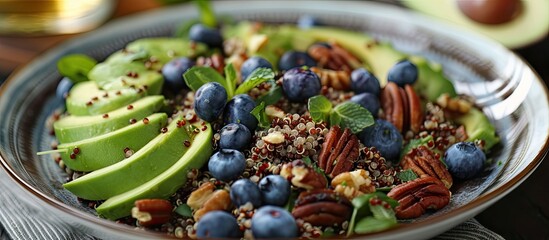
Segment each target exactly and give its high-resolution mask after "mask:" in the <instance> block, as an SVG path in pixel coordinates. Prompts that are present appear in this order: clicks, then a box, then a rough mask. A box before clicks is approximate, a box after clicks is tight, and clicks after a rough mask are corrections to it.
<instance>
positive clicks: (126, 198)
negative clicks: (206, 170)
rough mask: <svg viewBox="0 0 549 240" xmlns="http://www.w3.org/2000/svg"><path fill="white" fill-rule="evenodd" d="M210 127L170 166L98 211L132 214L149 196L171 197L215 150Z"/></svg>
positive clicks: (108, 214)
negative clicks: (135, 203) (133, 209)
mask: <svg viewBox="0 0 549 240" xmlns="http://www.w3.org/2000/svg"><path fill="white" fill-rule="evenodd" d="M205 126H206V128H207V129H206V130H205V131H200V132H199V133H198V134H196V135H195V136H194V139H193V141H192V143H191V146H190V147H189V149H188V150H187V152H186V153H185V154H184V155H183V157H181V158H180V159H179V160H178V161H177V162H176V163H175V164H174V165H172V166H171V167H170V168H169V169H167V170H166V171H164V172H163V173H161V174H160V175H158V176H156V177H155V178H153V179H151V180H149V181H148V182H146V183H143V184H141V185H139V186H137V187H136V188H134V189H132V190H129V191H127V192H124V193H122V194H119V195H116V196H113V197H111V198H109V199H107V201H105V202H104V203H103V204H101V205H99V207H97V208H96V210H97V213H98V214H99V215H100V216H102V217H105V218H108V219H112V220H115V219H119V218H121V217H125V216H128V215H130V214H131V209H132V207H133V206H134V202H135V201H136V200H139V199H145V198H164V199H166V198H168V197H169V196H171V195H172V194H173V193H174V192H176V191H177V189H179V188H180V187H181V186H183V184H185V181H186V180H187V174H188V172H189V171H190V170H191V169H198V168H201V167H202V166H203V165H204V164H205V163H206V162H207V161H208V159H209V158H210V156H211V155H212V152H213V147H212V137H213V132H212V130H211V129H212V128H211V126H210V124H206V125H205Z"/></svg>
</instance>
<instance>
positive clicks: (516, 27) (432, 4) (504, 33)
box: [401, 0, 549, 48]
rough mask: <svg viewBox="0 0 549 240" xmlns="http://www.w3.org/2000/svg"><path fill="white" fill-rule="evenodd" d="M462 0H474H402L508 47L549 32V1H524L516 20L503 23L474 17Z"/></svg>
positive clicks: (408, 5) (406, 4)
mask: <svg viewBox="0 0 549 240" xmlns="http://www.w3.org/2000/svg"><path fill="white" fill-rule="evenodd" d="M458 1H473V0H436V1H432V0H414V1H401V3H402V4H403V5H404V6H406V7H408V8H410V9H413V10H416V11H418V12H422V13H425V14H428V15H431V16H434V17H437V18H440V19H443V20H446V21H448V22H451V23H454V24H457V25H461V26H463V27H465V28H467V29H470V30H473V31H475V32H478V33H481V34H484V35H486V36H488V37H490V38H492V39H494V40H496V41H498V42H500V43H501V44H503V45H504V46H506V47H508V48H520V47H523V46H526V45H528V44H531V43H533V42H535V41H537V40H540V39H542V38H543V37H544V36H545V35H547V33H548V32H549V12H548V10H549V1H547V0H527V1H520V2H521V4H522V9H521V10H520V12H519V13H518V15H517V16H516V17H514V18H513V19H512V20H510V21H508V22H506V23H501V24H483V23H479V22H476V21H474V20H472V19H470V18H469V17H468V16H467V15H465V14H464V13H463V12H462V11H461V9H460V8H459V6H458Z"/></svg>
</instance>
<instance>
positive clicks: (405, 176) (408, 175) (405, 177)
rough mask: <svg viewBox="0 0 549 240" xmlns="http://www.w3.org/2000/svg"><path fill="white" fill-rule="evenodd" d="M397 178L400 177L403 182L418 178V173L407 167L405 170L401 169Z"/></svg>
mask: <svg viewBox="0 0 549 240" xmlns="http://www.w3.org/2000/svg"><path fill="white" fill-rule="evenodd" d="M397 178H399V179H400V181H402V182H408V181H412V180H414V179H416V178H417V174H416V173H414V171H412V169H406V170H404V171H400V172H399V173H398V175H397Z"/></svg>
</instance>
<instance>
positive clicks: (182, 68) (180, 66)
mask: <svg viewBox="0 0 549 240" xmlns="http://www.w3.org/2000/svg"><path fill="white" fill-rule="evenodd" d="M194 65H195V63H194V61H193V60H191V59H189V58H186V57H182V58H174V59H172V60H171V61H169V62H168V63H166V64H165V65H164V67H162V76H163V77H164V82H165V83H166V87H168V88H169V89H170V90H172V91H173V92H176V93H177V92H179V91H181V90H182V89H183V88H184V87H185V86H186V85H185V80H184V79H183V73H185V72H186V71H187V70H189V68H191V67H193V66H194Z"/></svg>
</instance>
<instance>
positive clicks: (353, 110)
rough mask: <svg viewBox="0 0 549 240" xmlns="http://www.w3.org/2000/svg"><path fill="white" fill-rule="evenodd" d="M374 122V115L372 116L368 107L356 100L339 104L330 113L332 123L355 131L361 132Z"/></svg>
mask: <svg viewBox="0 0 549 240" xmlns="http://www.w3.org/2000/svg"><path fill="white" fill-rule="evenodd" d="M373 124H374V117H372V114H371V113H370V112H369V111H368V110H366V108H363V107H362V106H360V105H358V104H357V103H354V102H344V103H342V104H339V105H337V106H336V107H335V108H334V109H332V112H331V113H330V125H332V126H334V125H340V126H341V127H342V128H349V129H351V132H353V133H359V132H360V131H362V130H363V129H364V128H367V127H369V126H371V125H373Z"/></svg>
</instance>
